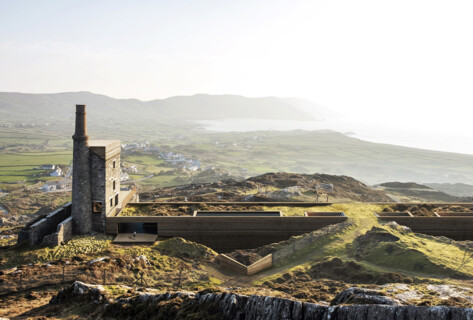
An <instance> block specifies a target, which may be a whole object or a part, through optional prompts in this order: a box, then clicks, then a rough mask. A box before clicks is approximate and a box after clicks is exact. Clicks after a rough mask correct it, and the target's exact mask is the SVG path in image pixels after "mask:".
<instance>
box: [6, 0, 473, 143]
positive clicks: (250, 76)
mask: <svg viewBox="0 0 473 320" xmlns="http://www.w3.org/2000/svg"><path fill="white" fill-rule="evenodd" d="M472 17H473V1H471V0H468V1H455V0H449V1H435V0H425V1H422V0H409V1H404V0H396V1H382V0H373V1H367V0H358V1H353V0H340V1H336V0H335V1H298V0H292V1H281V0H269V1H256V0H251V1H250V0H249V1H238V0H232V1H221V0H218V1H217V0H215V1H206V0H199V1H179V0H176V1H118V0H114V1H98V0H94V1H84V0H80V1H79V0H77V1H66V0H57V1H53V0H51V1H41V0H30V1H22V0H0V91H20V92H34V93H39V92H41V93H43V92H62V91H85V90H86V91H92V92H96V93H103V94H106V95H110V96H112V97H117V98H131V97H133V98H139V99H142V100H151V99H156V98H165V97H169V96H173V95H190V94H194V93H211V94H217V93H233V94H242V95H246V96H284V97H285V96H296V97H301V98H306V99H309V100H312V101H314V102H316V103H318V104H321V105H323V106H325V107H328V108H331V109H334V110H337V111H338V112H340V113H342V114H346V115H355V116H358V117H362V118H366V119H368V120H369V121H370V122H373V123H377V124H379V123H381V124H384V123H386V125H389V126H391V127H399V129H400V130H403V129H409V128H412V127H413V126H414V127H416V128H417V129H419V130H423V131H427V132H431V131H432V132H433V131H440V132H450V133H453V134H454V135H455V136H456V137H458V138H459V139H462V137H465V139H466V140H465V143H470V142H473V130H471V129H470V126H471V125H470V123H471V122H472V121H473V117H472V116H473V111H472V109H473V18H472ZM457 142H458V141H457Z"/></svg>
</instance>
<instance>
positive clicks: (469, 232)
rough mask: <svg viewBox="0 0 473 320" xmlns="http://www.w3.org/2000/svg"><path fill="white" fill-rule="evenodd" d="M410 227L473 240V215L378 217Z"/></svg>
mask: <svg viewBox="0 0 473 320" xmlns="http://www.w3.org/2000/svg"><path fill="white" fill-rule="evenodd" d="M378 219H380V220H384V221H395V222H396V223H398V224H400V225H403V226H406V227H409V228H411V230H412V231H413V232H417V233H424V234H429V235H432V236H444V237H448V238H451V239H453V240H458V241H463V240H473V217H461V216H457V217H449V216H443V217H378Z"/></svg>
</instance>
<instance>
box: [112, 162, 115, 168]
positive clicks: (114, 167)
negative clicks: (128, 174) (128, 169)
mask: <svg viewBox="0 0 473 320" xmlns="http://www.w3.org/2000/svg"><path fill="white" fill-rule="evenodd" d="M112 163H113V168H115V160H113V162H112Z"/></svg>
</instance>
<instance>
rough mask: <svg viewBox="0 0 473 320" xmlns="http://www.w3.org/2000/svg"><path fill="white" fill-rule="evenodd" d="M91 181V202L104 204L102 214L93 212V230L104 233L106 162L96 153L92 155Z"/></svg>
mask: <svg viewBox="0 0 473 320" xmlns="http://www.w3.org/2000/svg"><path fill="white" fill-rule="evenodd" d="M90 173H91V174H90V181H91V194H92V197H91V200H92V201H95V202H97V201H99V202H101V203H102V212H100V213H99V212H92V213H91V214H92V230H94V231H96V232H103V225H104V224H105V212H106V209H107V205H108V203H107V199H106V198H105V186H106V181H105V180H106V175H105V161H104V160H103V159H102V158H100V157H99V156H98V155H96V154H94V153H92V152H91V153H90Z"/></svg>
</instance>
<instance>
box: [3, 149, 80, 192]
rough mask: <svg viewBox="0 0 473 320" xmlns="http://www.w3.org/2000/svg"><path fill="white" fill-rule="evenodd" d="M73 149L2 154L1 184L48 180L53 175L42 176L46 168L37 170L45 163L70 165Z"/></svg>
mask: <svg viewBox="0 0 473 320" xmlns="http://www.w3.org/2000/svg"><path fill="white" fill-rule="evenodd" d="M71 161H72V152H71V151H54V152H25V153H2V154H0V185H2V184H5V183H11V182H17V181H24V182H26V183H34V182H37V181H47V180H50V179H52V177H47V176H42V174H44V172H45V170H35V168H37V167H40V166H41V165H43V164H56V165H57V164H62V165H70V164H71Z"/></svg>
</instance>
